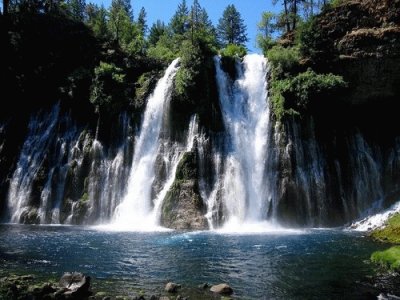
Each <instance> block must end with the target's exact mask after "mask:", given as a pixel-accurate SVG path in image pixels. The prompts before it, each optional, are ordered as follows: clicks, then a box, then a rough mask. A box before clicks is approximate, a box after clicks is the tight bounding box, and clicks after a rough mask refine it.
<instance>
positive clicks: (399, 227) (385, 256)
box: [371, 214, 400, 271]
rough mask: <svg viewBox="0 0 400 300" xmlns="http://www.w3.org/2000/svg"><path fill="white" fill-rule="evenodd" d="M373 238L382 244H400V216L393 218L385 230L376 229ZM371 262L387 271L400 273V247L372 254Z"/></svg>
mask: <svg viewBox="0 0 400 300" xmlns="http://www.w3.org/2000/svg"><path fill="white" fill-rule="evenodd" d="M371 236H372V238H374V239H376V240H378V241H381V242H385V243H391V244H397V245H398V244H400V214H396V215H394V216H392V217H391V218H390V219H389V220H388V221H387V224H385V226H384V227H383V228H378V229H375V230H374V231H373V232H372V233H371ZM371 261H372V262H374V263H376V264H378V265H380V266H381V267H383V268H385V269H389V270H392V271H400V246H393V247H391V248H389V249H387V250H384V251H376V252H374V253H372V255H371Z"/></svg>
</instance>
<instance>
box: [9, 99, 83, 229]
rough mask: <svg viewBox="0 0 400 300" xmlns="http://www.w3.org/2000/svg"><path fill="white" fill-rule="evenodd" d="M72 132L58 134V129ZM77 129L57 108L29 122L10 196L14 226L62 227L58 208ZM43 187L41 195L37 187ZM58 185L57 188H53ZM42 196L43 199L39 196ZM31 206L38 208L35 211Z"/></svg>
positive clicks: (10, 209) (36, 116)
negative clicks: (37, 224) (53, 224)
mask: <svg viewBox="0 0 400 300" xmlns="http://www.w3.org/2000/svg"><path fill="white" fill-rule="evenodd" d="M63 122H64V123H65V124H68V125H67V127H70V128H69V130H67V131H65V132H64V133H63V134H60V133H59V130H58V129H59V125H60V124H62V123H63ZM76 135H77V133H76V127H74V126H73V125H71V120H70V118H69V117H68V116H64V117H60V106H59V105H58V104H57V105H55V106H54V107H53V109H52V110H51V112H50V113H49V114H47V113H46V112H41V113H39V114H37V115H35V116H33V117H32V118H31V120H30V122H29V128H28V136H27V138H26V140H25V142H24V145H23V147H22V150H21V154H20V157H19V160H18V163H17V167H16V170H15V172H14V174H13V176H12V179H11V183H10V190H9V194H8V202H7V206H8V214H9V216H10V221H11V222H15V223H18V222H21V221H22V222H25V221H24V220H28V219H29V221H30V222H34V223H39V222H41V223H59V208H60V204H61V201H62V196H63V192H64V190H63V185H64V182H65V176H66V172H67V168H66V164H65V160H68V149H69V148H70V146H71V144H72V143H73V141H74V139H75V138H76ZM40 181H42V182H43V183H44V187H43V189H42V191H41V192H40V191H39V190H38V189H37V188H36V186H37V185H41V184H43V183H41V182H40ZM54 181H56V182H55V188H53V186H54ZM38 193H40V195H37V194H38ZM32 206H33V207H36V208H38V209H36V208H34V209H33V210H32Z"/></svg>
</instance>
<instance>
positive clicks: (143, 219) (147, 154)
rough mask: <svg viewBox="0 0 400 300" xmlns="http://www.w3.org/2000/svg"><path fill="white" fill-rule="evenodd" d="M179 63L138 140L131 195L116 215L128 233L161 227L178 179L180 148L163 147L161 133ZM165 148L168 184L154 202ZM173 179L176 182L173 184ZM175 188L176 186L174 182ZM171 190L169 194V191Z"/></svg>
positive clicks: (150, 107) (155, 97)
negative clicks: (164, 204) (160, 213)
mask: <svg viewBox="0 0 400 300" xmlns="http://www.w3.org/2000/svg"><path fill="white" fill-rule="evenodd" d="M178 63H179V59H176V60H174V61H173V62H172V63H171V65H170V66H169V67H168V69H167V70H166V72H165V75H164V77H163V78H162V79H160V81H159V82H158V83H157V86H156V88H155V90H154V92H153V94H152V95H151V96H150V97H149V99H148V102H147V106H146V109H145V112H144V116H143V122H142V125H141V129H140V134H139V137H138V138H137V142H136V146H135V153H134V157H133V162H132V168H131V174H130V177H129V181H128V188H127V193H126V195H125V196H124V198H123V200H122V202H121V204H120V205H119V206H118V207H117V209H116V212H115V221H114V224H113V226H114V227H116V228H121V229H127V230H154V227H155V226H156V225H157V224H156V223H157V220H156V217H155V216H154V215H155V211H156V209H154V206H156V207H159V205H160V204H159V202H160V201H162V198H163V197H162V195H163V194H165V193H166V192H167V191H168V189H167V188H168V184H169V182H170V181H171V179H170V178H171V177H172V176H174V170H176V166H177V164H178V162H179V156H180V155H179V152H180V151H179V149H178V148H179V147H177V146H176V145H175V146H174V145H172V146H171V145H165V147H162V146H163V145H162V142H163V141H162V139H160V133H161V129H162V123H163V116H164V111H165V106H166V105H167V102H168V100H169V98H170V96H171V88H172V85H173V79H174V76H175V74H176V72H177V71H178ZM160 148H164V149H165V152H164V155H163V159H164V161H166V164H167V165H168V166H169V168H167V169H168V176H167V178H168V179H167V183H166V184H165V185H164V187H163V189H162V191H161V192H160V193H159V194H158V195H157V197H156V200H155V201H154V202H153V201H152V200H153V199H152V185H153V182H154V179H155V163H156V159H157V156H158V155H159V154H160ZM173 178H174V177H172V181H173ZM171 184H172V182H171ZM166 189H167V190H166Z"/></svg>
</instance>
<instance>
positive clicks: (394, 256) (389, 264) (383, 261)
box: [371, 246, 400, 271]
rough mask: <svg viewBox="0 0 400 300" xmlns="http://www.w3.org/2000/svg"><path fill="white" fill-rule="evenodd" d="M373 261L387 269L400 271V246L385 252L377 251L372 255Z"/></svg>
mask: <svg viewBox="0 0 400 300" xmlns="http://www.w3.org/2000/svg"><path fill="white" fill-rule="evenodd" d="M371 261H372V262H374V263H376V264H378V265H380V266H382V267H383V268H385V269H389V270H393V271H399V270H400V246H394V247H391V248H389V249H387V250H384V251H376V252H374V253H372V255H371Z"/></svg>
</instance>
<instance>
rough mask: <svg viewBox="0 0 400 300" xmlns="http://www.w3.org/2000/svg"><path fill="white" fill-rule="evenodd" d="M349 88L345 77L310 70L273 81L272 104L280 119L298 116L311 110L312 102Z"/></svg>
mask: <svg viewBox="0 0 400 300" xmlns="http://www.w3.org/2000/svg"><path fill="white" fill-rule="evenodd" d="M346 86H347V84H346V82H345V81H344V80H343V77H341V76H338V75H334V74H317V73H315V72H314V71H313V70H311V69H308V70H307V71H306V72H303V73H300V74H298V75H297V76H295V77H289V78H286V79H283V80H273V81H272V87H271V93H272V95H271V102H272V107H273V110H274V114H275V115H276V116H277V118H278V119H280V118H282V117H283V116H284V115H285V114H291V115H293V114H298V113H299V112H301V111H305V110H307V109H308V108H309V106H310V103H311V101H312V100H314V99H316V98H317V97H319V96H322V95H327V94H328V93H333V92H337V91H338V90H340V89H343V88H345V87H346Z"/></svg>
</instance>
